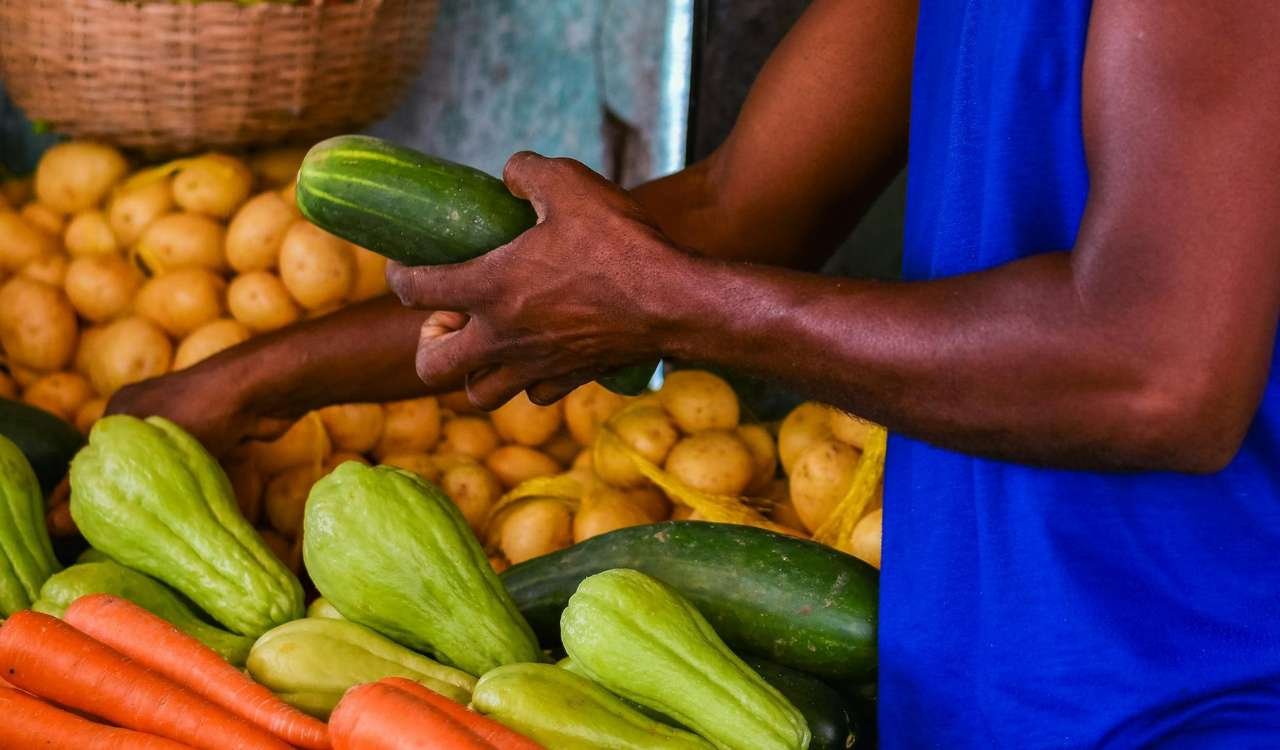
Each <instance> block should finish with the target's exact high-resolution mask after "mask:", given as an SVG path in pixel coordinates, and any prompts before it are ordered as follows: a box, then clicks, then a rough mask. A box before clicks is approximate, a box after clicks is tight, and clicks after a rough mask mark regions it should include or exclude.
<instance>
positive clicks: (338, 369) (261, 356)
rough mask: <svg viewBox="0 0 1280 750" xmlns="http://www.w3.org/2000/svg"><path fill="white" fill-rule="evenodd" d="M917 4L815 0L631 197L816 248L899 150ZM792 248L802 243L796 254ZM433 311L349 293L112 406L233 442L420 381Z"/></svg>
mask: <svg viewBox="0 0 1280 750" xmlns="http://www.w3.org/2000/svg"><path fill="white" fill-rule="evenodd" d="M912 6H913V3H899V2H885V0H819V1H818V2H815V3H814V4H813V6H811V8H810V9H809V10H808V11H806V13H805V16H804V18H803V19H802V20H801V21H800V22H799V23H798V24H797V25H796V27H795V29H793V31H792V32H791V33H790V34H789V35H788V37H787V39H786V41H785V42H784V43H783V44H782V45H781V46H780V47H779V49H778V50H776V51H775V52H774V54H773V55H772V56H771V57H770V60H769V62H768V64H767V65H766V67H765V69H764V70H763V71H762V72H761V75H760V76H759V78H758V80H757V82H756V84H755V85H754V86H753V89H752V93H751V95H750V97H749V99H748V101H747V103H746V105H745V106H744V109H743V112H742V114H741V115H740V116H739V119H738V122H737V125H736V127H735V128H734V131H733V134H732V135H731V136H730V137H729V139H728V141H727V142H726V143H725V144H724V145H723V146H722V147H721V148H720V149H718V150H717V151H716V152H715V154H713V155H712V156H711V157H709V158H708V159H706V160H704V161H703V162H701V163H700V164H698V165H697V166H695V167H693V168H691V169H687V170H684V171H682V172H679V173H677V174H675V175H671V176H669V177H666V178H664V179H661V180H658V181H655V182H653V183H649V184H648V185H644V186H642V187H640V188H639V189H637V190H636V191H635V195H636V196H637V199H638V200H639V201H640V203H641V204H642V205H643V206H644V207H645V208H646V209H647V210H648V211H649V213H650V214H651V215H653V216H656V217H658V218H659V220H660V221H661V222H662V224H663V227H664V228H665V229H666V230H667V232H668V234H669V235H671V236H672V237H675V238H676V239H677V241H679V242H681V243H682V244H684V245H686V246H690V247H696V248H699V249H700V251H702V252H704V253H705V254H708V255H712V256H716V257H722V258H737V259H743V260H760V261H765V262H772V263H776V264H781V265H792V266H804V265H812V264H814V263H815V262H819V261H820V259H821V258H822V257H824V256H825V254H827V253H829V252H830V251H831V249H832V248H833V247H834V245H835V243H836V242H838V241H839V239H840V237H841V236H842V234H843V232H844V230H845V229H846V228H847V227H849V226H852V224H853V223H854V221H855V220H856V218H857V217H858V216H860V215H861V212H862V211H863V210H865V208H866V205H867V204H868V203H869V201H870V200H871V199H873V198H874V196H875V195H876V194H877V193H878V192H879V190H880V188H881V186H882V185H883V183H884V181H885V180H886V179H888V178H889V177H891V176H892V174H893V173H894V172H895V171H896V170H897V169H898V167H899V166H900V165H901V161H902V159H903V153H904V149H905V144H906V132H907V131H906V123H907V108H908V100H909V90H908V89H909V82H908V79H909V77H910V62H911V51H912V50H911V46H912V39H913V32H914V18H915V14H914V10H913V7H912ZM797 113H801V114H799V115H798V114H797ZM795 248H807V249H808V250H807V251H806V253H805V254H804V255H796V257H790V255H792V254H795ZM427 316H428V314H427V313H425V312H420V311H415V310H409V309H406V308H404V307H402V306H401V305H399V304H398V303H397V302H396V301H395V300H394V299H393V298H391V297H387V298H385V299H382V300H378V301H373V302H369V303H365V304H362V305H358V306H355V307H352V308H346V309H344V310H340V311H338V312H336V313H333V314H331V315H328V316H326V317H324V318H321V319H318V320H315V321H309V322H307V323H304V324H301V325H298V326H291V327H289V328H287V329H284V330H281V331H277V332H275V333H272V334H269V335H267V336H262V337H258V338H255V339H253V340H251V341H248V342H246V343H244V344H241V345H240V346H236V347H233V348H231V349H229V350H227V351H225V352H222V353H221V354H219V355H217V356H215V357H213V358H211V359H209V360H206V361H204V362H201V363H200V364H197V365H195V366H194V367H191V368H188V369H187V370H183V371H181V372H178V373H174V374H171V375H167V376H165V377H161V378H157V379H154V380H149V381H146V382H143V383H138V384H135V385H132V386H129V387H127V388H124V389H123V390H121V391H120V392H119V393H118V394H117V395H116V396H115V397H114V398H113V399H112V401H111V404H110V406H109V411H110V412H112V413H116V412H124V413H133V414H163V415H165V416H168V417H170V418H172V419H174V420H175V421H177V422H178V423H180V424H182V425H184V426H186V427H187V428H189V429H190V430H192V431H193V433H194V434H195V435H197V436H198V437H200V438H201V440H203V441H204V442H205V443H206V444H207V445H211V446H213V447H215V448H224V447H229V446H230V445H231V444H234V443H235V442H236V441H237V440H238V439H239V438H240V436H241V435H242V434H244V432H245V430H246V429H247V428H248V427H249V426H251V425H252V424H253V422H254V421H255V419H256V417H258V416H287V415H296V414H301V413H305V412H306V411H308V410H310V409H314V408H319V407H322V406H326V405H328V404H332V403H341V402H346V401H375V400H381V399H386V398H408V397H412V396H417V395H423V394H425V393H428V392H429V391H428V389H427V388H426V386H424V385H423V384H422V382H421V381H419V380H418V378H417V377H416V376H415V375H414V368H413V362H414V353H415V350H416V348H417V341H418V334H419V330H420V329H421V328H422V326H423V323H424V321H426V320H427ZM445 318H446V320H449V317H448V316H445ZM460 383H461V378H458V379H457V380H456V382H455V383H453V385H454V386H456V385H459V384H460ZM436 390H439V389H438V388H437V389H436Z"/></svg>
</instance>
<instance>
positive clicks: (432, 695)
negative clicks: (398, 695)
mask: <svg viewBox="0 0 1280 750" xmlns="http://www.w3.org/2000/svg"><path fill="white" fill-rule="evenodd" d="M379 682H380V683H381V684H383V685H387V686H389V687H393V688H396V689H397V690H402V691H404V692H406V693H408V694H409V695H412V696H413V697H415V698H417V699H418V700H420V701H423V702H424V703H426V704H427V705H429V706H431V707H432V708H434V709H435V710H437V711H439V712H440V713H442V714H444V715H445V716H448V717H449V718H450V719H453V720H454V721H456V722H458V723H459V724H462V725H463V726H465V727H467V728H468V729H470V730H471V731H472V732H474V733H475V734H477V735H479V736H480V738H481V739H483V740H485V741H487V742H489V743H491V744H494V745H497V746H498V747H501V748H510V750H536V748H540V747H541V745H539V744H538V743H536V742H534V741H533V740H531V739H529V738H528V737H525V736H524V735H523V734H520V733H519V732H515V731H512V730H510V729H508V728H507V727H505V726H503V725H502V724H499V723H498V722H496V721H494V720H493V719H490V718H489V717H487V716H484V715H483V714H478V713H476V712H475V711H472V710H471V709H469V708H467V707H466V706H464V705H462V704H461V703H456V702H454V701H451V700H449V699H448V698H446V697H444V696H443V695H441V694H439V693H437V692H435V691H434V690H431V689H430V688H428V687H426V686H424V685H422V684H420V683H417V682H414V681H413V680H406V679H405V678H403V677H387V678H384V679H382V680H379Z"/></svg>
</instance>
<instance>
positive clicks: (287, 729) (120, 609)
mask: <svg viewBox="0 0 1280 750" xmlns="http://www.w3.org/2000/svg"><path fill="white" fill-rule="evenodd" d="M62 619H64V620H65V621H67V622H68V623H70V624H71V625H73V626H75V627H76V628H78V629H79V630H81V631H83V632H84V633H87V634H88V635H90V636H92V637H94V638H96V639H98V640H99V641H101V642H103V643H105V644H107V645H108V646H110V647H111V648H113V649H115V650H116V651H119V652H120V653H122V654H124V655H125V656H127V657H129V658H130V659H133V660H134V661H136V662H137V663H139V664H141V665H142V666H144V667H146V668H147V669H150V670H152V671H153V672H157V673H159V674H161V675H163V676H164V677H167V678H169V679H170V680H172V681H174V682H176V683H178V684H179V685H181V686H183V687H185V688H187V689H188V690H190V691H191V692H193V693H195V694H196V695H199V696H201V697H202V698H206V699H208V700H209V701H210V702H212V703H214V704H216V705H219V706H221V707H223V708H225V709H227V710H228V711H230V712H231V713H233V714H235V715H236V716H239V717H241V718H242V719H245V720H246V721H248V722H250V723H252V724H255V725H257V726H259V727H262V728H263V729H265V730H267V731H268V732H271V733H272V734H274V735H275V736H277V737H279V738H280V739H282V740H284V741H285V742H288V743H289V744H290V745H296V746H297V747H301V748H306V750H329V748H330V745H329V730H328V727H326V726H325V725H324V722H322V721H318V720H316V719H314V718H312V717H310V716H307V715H306V714H304V713H302V712H301V711H299V710H298V709H296V708H294V707H293V706H290V705H289V704H287V703H285V702H284V701H282V700H280V699H279V698H277V697H276V696H275V695H273V694H272V692H271V691H270V690H268V689H266V688H265V687H263V686H262V685H259V684H258V683H256V682H254V681H253V680H251V679H249V678H248V677H247V676H245V674H244V673H243V672H241V671H240V670H238V669H236V668H235V667H233V666H231V665H230V664H229V663H227V661H226V660H225V659H223V658H222V657H221V656H219V655H218V653H217V652H216V651H214V650H213V649H211V648H209V647H208V646H206V645H204V644H203V643H201V642H200V641H197V640H196V639H195V638H192V637H191V636H189V635H187V634H186V633H183V632H182V631H181V630H178V629H177V628H175V627H174V626H173V625H171V624H170V623H169V622H168V621H167V620H164V619H162V618H160V617H157V616H155V615H153V614H152V613H150V612H148V611H147V610H145V609H143V608H142V607H139V606H138V605H136V604H134V603H133V602H130V601H128V600H126V599H120V598H118V597H114V596H109V595H107V594H90V595H88V596H82V597H80V598H79V599H77V600H75V601H74V602H72V603H71V606H70V607H68V608H67V611H66V614H64V615H63V618H62Z"/></svg>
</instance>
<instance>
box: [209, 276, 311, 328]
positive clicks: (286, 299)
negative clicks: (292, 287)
mask: <svg viewBox="0 0 1280 750" xmlns="http://www.w3.org/2000/svg"><path fill="white" fill-rule="evenodd" d="M227 309H228V310H230V311H231V316H232V317H234V318H235V319H236V320H238V321H240V322H241V323H244V324H245V325H246V326H248V327H249V330H251V331H255V332H257V333H264V332H266V331H274V330H276V329H277V328H284V327H285V326H287V325H290V324H291V323H294V322H296V321H297V320H298V318H300V317H302V311H301V310H299V309H298V305H297V303H295V302H294V301H293V297H290V296H289V290H287V289H285V288H284V284H283V283H282V282H281V281H280V279H279V278H278V277H277V276H276V275H275V274H273V273H271V272H270V271H250V272H249V273H246V274H242V275H240V276H237V277H235V278H234V279H232V280H231V284H230V285H229V286H228V287H227Z"/></svg>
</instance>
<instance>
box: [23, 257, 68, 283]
mask: <svg viewBox="0 0 1280 750" xmlns="http://www.w3.org/2000/svg"><path fill="white" fill-rule="evenodd" d="M69 265H70V260H69V259H68V258H67V256H65V255H63V254H62V253H50V254H49V255H41V256H40V257H38V258H32V259H31V260H30V262H28V263H27V264H26V265H25V266H23V267H22V270H21V271H19V272H18V273H19V274H20V275H22V276H26V277H27V278H28V279H35V280H36V281H40V282H43V283H45V284H48V285H49V286H54V287H60V286H62V285H63V284H65V283H66V280H67V267H68V266H69Z"/></svg>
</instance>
